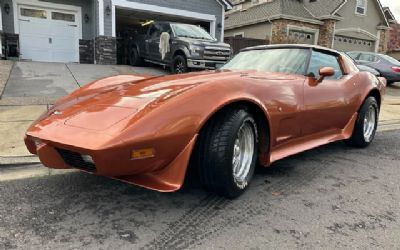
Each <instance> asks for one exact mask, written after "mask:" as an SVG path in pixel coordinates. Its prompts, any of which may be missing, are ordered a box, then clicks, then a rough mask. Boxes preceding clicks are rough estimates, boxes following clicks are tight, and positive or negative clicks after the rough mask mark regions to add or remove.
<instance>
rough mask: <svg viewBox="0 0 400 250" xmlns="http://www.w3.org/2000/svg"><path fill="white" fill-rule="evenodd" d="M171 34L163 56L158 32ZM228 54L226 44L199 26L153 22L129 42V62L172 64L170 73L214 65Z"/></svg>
mask: <svg viewBox="0 0 400 250" xmlns="http://www.w3.org/2000/svg"><path fill="white" fill-rule="evenodd" d="M164 32H167V33H168V34H169V36H170V39H169V45H170V51H169V52H168V53H167V54H166V55H165V57H164V58H162V55H161V52H160V37H161V34H162V33H164ZM230 57H231V47H230V45H229V44H226V43H221V42H218V41H217V40H216V39H215V38H213V37H212V36H211V35H210V34H209V33H208V32H207V31H206V30H204V29H203V28H201V27H200V26H196V25H191V24H183V23H173V22H154V23H151V24H150V25H148V26H145V28H144V29H142V30H141V31H140V33H138V34H136V35H135V36H134V38H133V40H132V42H131V44H130V46H129V58H130V63H131V64H132V65H139V64H140V63H141V61H142V60H145V61H147V62H150V63H155V64H160V65H164V66H168V67H170V68H171V71H172V72H173V73H185V72H188V71H190V70H191V69H200V70H204V69H216V68H219V67H220V66H223V65H224V64H225V63H226V62H227V61H228V60H229V59H230Z"/></svg>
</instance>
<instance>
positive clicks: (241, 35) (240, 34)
mask: <svg viewBox="0 0 400 250" xmlns="http://www.w3.org/2000/svg"><path fill="white" fill-rule="evenodd" d="M233 36H234V37H241V38H243V37H244V32H239V33H235V34H233Z"/></svg>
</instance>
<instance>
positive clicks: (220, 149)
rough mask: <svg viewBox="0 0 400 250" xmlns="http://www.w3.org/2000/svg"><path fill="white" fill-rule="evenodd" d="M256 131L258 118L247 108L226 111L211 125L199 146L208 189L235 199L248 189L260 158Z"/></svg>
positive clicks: (199, 160)
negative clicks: (255, 119)
mask: <svg viewBox="0 0 400 250" xmlns="http://www.w3.org/2000/svg"><path fill="white" fill-rule="evenodd" d="M256 131H257V128H256V123H255V121H254V118H253V117H252V116H251V115H250V114H249V113H248V112H247V111H245V110H244V109H236V110H229V111H227V112H224V113H223V114H220V115H219V116H218V117H216V118H214V119H213V120H212V121H211V122H210V123H209V124H208V125H207V127H206V128H205V129H204V130H203V131H202V133H201V135H200V138H199V143H198V147H197V150H196V151H197V152H196V154H197V157H196V158H197V159H196V162H197V166H198V168H199V174H200V181H201V182H202V184H203V185H204V186H205V187H206V189H208V190H209V191H211V192H213V193H216V194H219V195H222V196H225V197H227V198H231V199H232V198H236V197H238V196H239V195H241V194H242V193H243V192H244V191H245V190H246V189H247V187H248V185H249V183H250V181H251V179H252V177H253V174H254V169H255V165H256V159H257V149H258V142H257V132H256Z"/></svg>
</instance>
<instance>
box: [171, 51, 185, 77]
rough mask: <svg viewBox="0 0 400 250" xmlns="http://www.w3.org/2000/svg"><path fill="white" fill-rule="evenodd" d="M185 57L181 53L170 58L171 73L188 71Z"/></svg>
mask: <svg viewBox="0 0 400 250" xmlns="http://www.w3.org/2000/svg"><path fill="white" fill-rule="evenodd" d="M188 71H189V69H188V66H187V60H186V57H184V56H182V55H177V56H175V57H174V58H173V59H172V64H171V72H172V73H173V74H184V73H186V72H188Z"/></svg>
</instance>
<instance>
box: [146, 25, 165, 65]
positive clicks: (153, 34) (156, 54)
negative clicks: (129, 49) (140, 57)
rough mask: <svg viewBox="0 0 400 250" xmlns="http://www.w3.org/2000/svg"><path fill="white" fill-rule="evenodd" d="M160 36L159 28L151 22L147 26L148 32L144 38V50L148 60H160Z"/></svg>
mask: <svg viewBox="0 0 400 250" xmlns="http://www.w3.org/2000/svg"><path fill="white" fill-rule="evenodd" d="M160 36H161V28H160V26H159V25H158V24H153V25H151V27H150V28H149V33H148V34H147V39H146V52H147V55H148V57H149V59H150V60H153V61H160V60H161V54H160V49H159V46H160Z"/></svg>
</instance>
